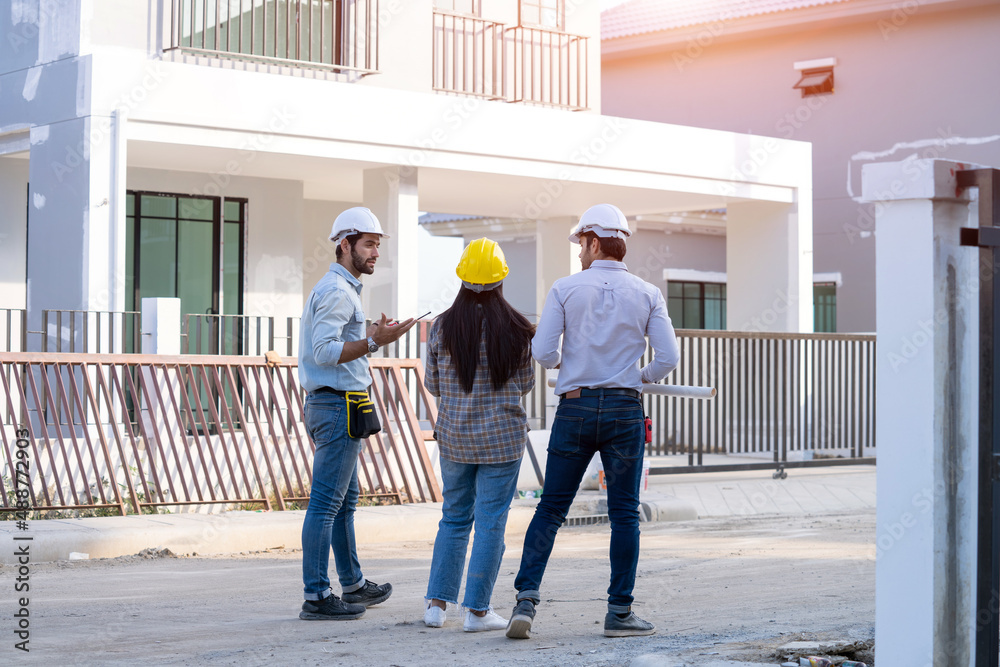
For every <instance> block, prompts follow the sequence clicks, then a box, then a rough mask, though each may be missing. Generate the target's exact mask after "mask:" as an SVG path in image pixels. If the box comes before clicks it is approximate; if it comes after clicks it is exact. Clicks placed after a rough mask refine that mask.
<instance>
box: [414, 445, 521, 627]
mask: <svg viewBox="0 0 1000 667" xmlns="http://www.w3.org/2000/svg"><path fill="white" fill-rule="evenodd" d="M520 469H521V459H518V460H517V461H511V462H509V463H496V464H475V463H456V462H454V461H449V460H447V459H444V458H442V459H441V480H442V482H443V483H444V490H443V494H444V507H442V508H441V512H442V517H441V522H440V523H439V524H438V532H437V538H436V539H435V540H434V556H433V559H432V560H431V577H430V581H429V582H428V584H427V599H428V600H430V599H435V600H443V601H445V602H451V603H452V604H458V589H459V585H460V584H461V582H462V570H463V569H464V567H465V552H466V550H467V548H468V546H469V531H470V530H471V529H472V524H473V520H475V525H476V539H475V541H474V542H473V544H472V556H471V557H470V558H469V575H468V578H467V579H466V581H465V601H464V602H463V603H462V606H464V607H465V608H466V609H473V610H475V611H485V610H487V609H489V608H490V600H491V598H492V597H493V584H495V583H496V580H497V572H499V570H500V560H501V559H502V558H503V552H504V549H505V546H504V541H503V535H504V530H505V529H506V527H507V512H508V511H509V510H510V501H511V499H512V498H513V497H514V491H515V490H516V489H517V474H518V472H519V471H520Z"/></svg>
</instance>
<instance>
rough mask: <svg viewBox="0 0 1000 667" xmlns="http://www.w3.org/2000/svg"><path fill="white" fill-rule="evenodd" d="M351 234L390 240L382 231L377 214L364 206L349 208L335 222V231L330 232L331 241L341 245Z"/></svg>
mask: <svg viewBox="0 0 1000 667" xmlns="http://www.w3.org/2000/svg"><path fill="white" fill-rule="evenodd" d="M351 234H378V235H379V236H384V237H385V238H389V235H388V234H386V233H385V232H383V231H382V225H380V224H379V222H378V218H376V217H375V214H374V213H372V212H371V211H369V210H368V209H367V208H365V207H363V206H355V207H354V208H349V209H347V210H346V211H344V212H343V213H341V214H340V215H338V216H337V219H336V220H334V221H333V229H331V230H330V240H331V241H333V242H334V243H340V241H341V239H343V238H344V237H345V236H350V235H351Z"/></svg>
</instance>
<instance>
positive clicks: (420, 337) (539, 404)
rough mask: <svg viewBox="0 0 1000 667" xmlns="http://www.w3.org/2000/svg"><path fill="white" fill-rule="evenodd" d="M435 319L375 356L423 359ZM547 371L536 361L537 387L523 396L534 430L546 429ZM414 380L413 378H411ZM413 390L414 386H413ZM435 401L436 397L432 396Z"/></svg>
mask: <svg viewBox="0 0 1000 667" xmlns="http://www.w3.org/2000/svg"><path fill="white" fill-rule="evenodd" d="M432 324H434V321H433V320H421V321H419V322H417V325H416V326H415V327H413V328H412V329H410V330H409V331H407V332H406V333H405V334H403V336H402V337H401V338H400V339H399V340H397V341H396V342H395V343H391V344H389V345H386V346H385V347H383V348H380V349H379V350H378V352H376V353H375V354H374V355H372V356H373V358H400V359H402V358H411V359H420V360H423V359H424V358H426V356H427V337H428V335H429V333H430V329H431V325H432ZM545 373H546V371H545V369H544V368H542V366H541V365H540V364H538V363H535V387H534V389H532V390H531V391H530V392H528V393H527V394H525V395H524V396H522V397H521V406H522V407H523V408H524V412H525V414H526V415H527V418H528V426H529V427H530V428H532V429H534V430H545V429H546V428H547V426H546V422H545V395H546V392H545V379H546V374H545ZM410 381H411V382H412V379H411V380H410ZM411 391H412V387H411ZM431 401H432V402H433V401H434V399H433V398H431ZM417 410H418V413H419V414H420V415H421V416H423V415H424V414H425V413H424V412H423V410H424V408H423V407H422V406H421V405H419V404H418V405H417Z"/></svg>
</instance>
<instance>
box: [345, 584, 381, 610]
mask: <svg viewBox="0 0 1000 667" xmlns="http://www.w3.org/2000/svg"><path fill="white" fill-rule="evenodd" d="M390 595H392V584H382V585H381V586H379V585H378V584H376V583H375V582H374V581H368V580H367V579H365V585H364V586H362V587H361V588H359V589H358V590H356V591H352V592H350V593H344V602H349V603H351V604H355V605H357V604H360V605H364V606H365V607H371V606H372V605H376V604H378V603H380V602H385V601H386V600H388V599H389V596H390Z"/></svg>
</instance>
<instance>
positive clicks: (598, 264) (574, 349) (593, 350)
mask: <svg viewBox="0 0 1000 667" xmlns="http://www.w3.org/2000/svg"><path fill="white" fill-rule="evenodd" d="M560 336H562V350H561V353H560V345H559V337H560ZM647 336H648V337H649V343H650V345H652V346H653V353H654V356H653V360H652V361H650V362H649V364H647V365H646V366H644V367H643V368H641V369H640V368H639V360H640V359H641V358H642V355H643V353H644V352H645V351H646V337H647ZM531 353H532V355H533V356H534V357H535V359H536V360H537V361H538V363H540V364H541V365H542V366H544V367H545V368H555V367H556V366H557V365H559V377H558V379H557V380H556V394H565V393H566V392H568V391H572V390H574V389H578V388H580V387H591V388H595V387H619V388H625V389H635V390H638V391H642V383H643V382H659V381H660V380H662V379H663V378H665V377H666V376H667V375H669V374H670V372H671V371H672V370H674V368H676V367H677V363H678V362H679V361H680V353H679V350H678V348H677V339H676V338H675V337H674V327H673V325H672V324H671V323H670V316H669V315H667V304H666V302H665V301H664V300H663V294H662V293H661V292H660V290H658V289H657V288H656V287H654V286H653V285H651V284H649V283H647V282H646V281H645V280H643V279H642V278H639V277H637V276H633V275H632V274H631V273H629V272H628V269H627V268H626V266H625V263H624V262H616V261H612V260H605V259H598V260H594V262H593V263H592V264H591V265H590V268H589V269H587V270H586V271H581V272H579V273H575V274H573V275H571V276H567V277H565V278H560V279H559V280H557V281H556V282H555V283H554V284H553V285H552V289H551V290H549V294H548V296H546V297H545V307H544V309H543V310H542V317H541V319H540V321H539V322H538V329H537V330H536V331H535V337H534V338H533V339H532V341H531Z"/></svg>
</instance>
